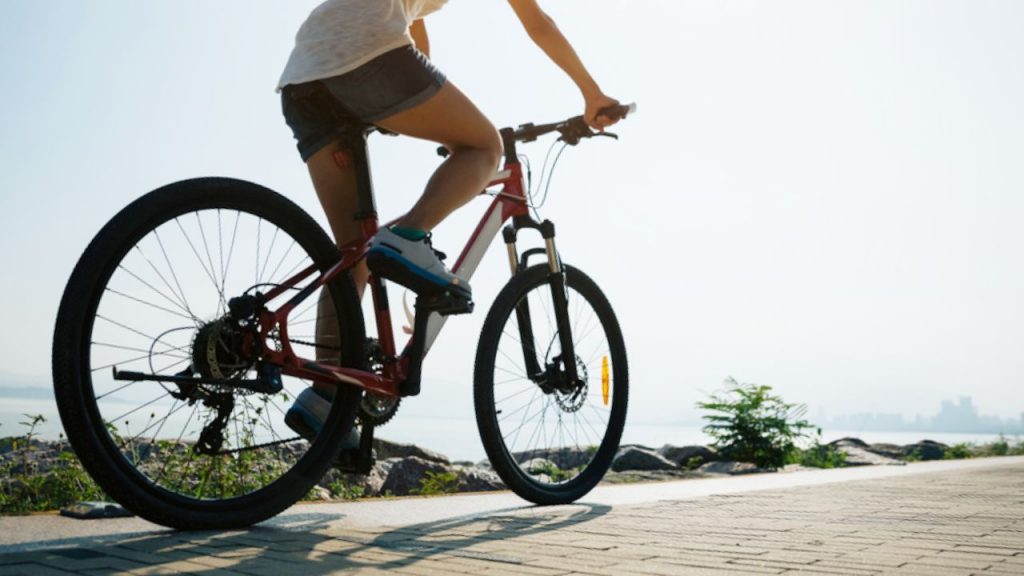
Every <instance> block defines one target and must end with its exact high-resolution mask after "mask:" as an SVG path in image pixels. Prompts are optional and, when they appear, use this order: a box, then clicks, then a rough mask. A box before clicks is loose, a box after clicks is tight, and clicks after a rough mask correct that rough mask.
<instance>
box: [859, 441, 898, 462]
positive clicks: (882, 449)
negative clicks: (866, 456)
mask: <svg viewBox="0 0 1024 576" xmlns="http://www.w3.org/2000/svg"><path fill="white" fill-rule="evenodd" d="M865 450H867V451H868V452H872V453H874V454H878V455H879V456H885V457H886V458H892V459H893V460H899V459H901V458H903V447H902V446H900V445H898V444H885V443H878V444H871V445H869V446H868V447H867V448H865Z"/></svg>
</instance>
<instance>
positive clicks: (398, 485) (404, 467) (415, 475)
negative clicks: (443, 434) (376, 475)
mask: <svg viewBox="0 0 1024 576" xmlns="http://www.w3.org/2000/svg"><path fill="white" fill-rule="evenodd" d="M428 471H429V472H434V473H444V472H450V471H451V469H450V467H449V466H447V465H445V464H441V463H439V462H433V461H430V460H424V459H423V458H420V457H418V456H410V457H408V458H402V459H401V460H398V461H397V462H394V463H393V464H391V466H390V467H389V468H388V476H387V479H386V480H384V484H383V485H382V486H381V488H380V493H381V494H386V493H388V492H390V493H391V494H393V495H395V496H405V495H407V494H409V493H410V491H412V490H416V489H418V488H419V487H420V481H421V480H422V479H423V478H425V477H426V473H427V472H428Z"/></svg>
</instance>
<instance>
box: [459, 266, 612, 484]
mask: <svg viewBox="0 0 1024 576" xmlns="http://www.w3.org/2000/svg"><path fill="white" fill-rule="evenodd" d="M565 279H566V286H567V287H566V295H565V296H564V297H565V298H566V301H567V306H568V312H569V324H570V331H571V333H572V340H573V347H574V349H575V350H574V351H575V354H574V355H575V358H573V359H571V360H570V359H566V358H564V357H563V354H562V350H561V345H560V337H559V327H558V323H557V321H556V319H555V312H554V307H553V305H552V304H553V295H552V289H551V284H550V283H549V280H550V271H549V269H548V266H547V265H546V264H545V265H539V266H534V267H531V268H529V269H527V270H525V271H523V272H522V273H520V274H517V275H516V276H515V277H514V278H513V279H512V280H511V281H510V282H509V283H508V284H507V285H506V286H505V288H504V289H502V291H501V293H500V294H499V295H498V297H497V299H496V300H495V302H494V306H492V307H491V310H490V312H488V314H487V319H486V320H485V321H484V326H483V329H482V331H481V334H480V344H479V347H478V348H477V357H476V368H475V373H474V384H473V386H474V388H473V390H474V401H475V405H476V419H477V426H478V428H479V430H480V437H481V439H482V440H483V444H484V449H485V450H486V451H487V456H488V458H490V461H491V465H492V466H493V467H494V470H495V471H496V472H497V473H498V475H499V476H501V479H502V480H504V482H505V484H506V485H507V486H508V487H509V488H510V489H511V490H512V491H513V492H515V493H516V494H518V495H519V496H521V497H523V498H525V499H527V500H529V501H531V502H534V503H537V504H565V503H568V502H573V501H575V500H577V499H578V498H580V497H582V496H583V495H584V494H586V493H587V492H589V491H590V490H591V489H592V488H593V487H594V486H595V485H596V484H597V483H598V482H600V480H601V478H603V477H604V474H605V472H607V470H608V467H609V466H610V465H611V461H612V458H613V457H614V456H615V452H616V450H617V449H618V445H619V439H620V438H621V436H622V429H623V426H624V425H625V421H626V404H627V401H628V395H629V374H628V367H627V364H626V349H625V344H624V342H623V339H622V332H621V330H620V329H619V324H618V321H617V320H616V318H615V313H614V312H613V311H612V308H611V305H610V304H609V303H608V300H607V299H606V298H605V296H604V294H602V293H601V290H600V289H599V288H598V287H597V285H596V284H595V283H594V282H593V280H591V279H590V278H588V277H587V276H586V275H585V274H584V273H583V272H580V271H579V270H577V269H575V268H572V267H569V266H567V267H566V271H565ZM567 361H572V362H575V364H576V370H577V374H578V380H577V381H576V382H569V381H568V379H567V378H566V377H565V374H566V372H565V362H567Z"/></svg>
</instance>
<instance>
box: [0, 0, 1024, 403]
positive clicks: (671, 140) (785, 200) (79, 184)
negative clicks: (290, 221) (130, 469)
mask: <svg viewBox="0 0 1024 576" xmlns="http://www.w3.org/2000/svg"><path fill="white" fill-rule="evenodd" d="M317 3H318V2H317V1H316V0H293V1H290V2H280V1H271V0H244V1H243V0H218V1H217V2H209V1H208V0H202V1H200V0H174V1H170V0H152V1H147V2H130V1H128V0H90V1H89V2H76V1H72V0H9V1H6V2H3V3H2V6H0V71H2V73H3V77H4V83H5V89H4V90H2V91H0V124H2V127H3V129H2V130H0V162H2V166H3V169H2V170H0V224H2V225H0V261H2V262H3V264H4V267H5V273H4V281H3V282H2V283H0V301H2V302H4V303H6V308H5V311H4V313H5V316H6V326H7V329H6V330H4V331H2V332H0V350H3V352H2V356H0V357H2V360H3V362H2V366H0V369H2V371H3V373H4V375H5V376H4V378H5V379H6V380H8V381H28V382H36V383H39V384H40V385H47V384H48V382H49V380H48V373H49V360H50V344H51V338H52V329H53V323H54V318H55V314H56V309H57V306H58V304H59V301H60V297H61V294H62V291H63V288H64V284H65V282H66V281H67V278H68V276H69V275H70V272H71V269H72V268H73V266H74V264H75V262H76V260H77V259H78V257H79V256H80V254H81V252H82V250H83V249H84V248H85V246H86V244H87V243H88V242H89V240H90V239H91V238H92V236H93V235H94V234H95V233H96V232H97V231H98V230H99V229H100V228H101V227H102V226H103V224H104V223H105V222H106V221H107V220H108V219H109V218H111V217H112V216H113V215H114V214H115V213H116V212H117V211H118V210H119V209H120V208H122V207H123V206H125V205H126V204H128V203H129V202H130V201H132V200H134V199H135V198H137V197H138V196H140V195H142V194H143V193H145V192H147V191H149V190H152V189H154V188H157V187H159V186H161V185H164V184H166V183H169V182H173V181H176V180H181V179H184V178H189V177H194V176H200V175H226V176H233V177H237V178H243V179H247V180H252V181H255V182H259V183H261V184H263V185H265V186H268V187H270V188H272V189H274V190H277V191H279V192H281V193H283V194H285V195H286V196H288V197H289V198H290V199H292V200H293V201H295V202H296V203H298V204H299V205H300V206H302V207H303V208H304V209H305V210H306V211H308V212H309V213H311V214H313V215H314V216H315V217H316V218H317V220H318V221H319V222H321V223H324V222H325V219H324V218H323V215H322V213H321V211H320V208H319V205H318V204H317V202H316V198H315V196H314V194H313V192H312V188H311V186H310V184H309V181H308V177H307V175H306V172H305V168H304V167H303V165H302V163H301V161H300V160H299V158H298V156H297V154H296V152H295V149H294V145H293V141H292V138H291V133H290V131H289V130H288V128H287V127H286V126H285V124H284V122H283V120H282V119H281V116H280V109H279V100H278V96H277V95H276V94H275V92H274V86H275V85H276V81H277V78H278V76H279V74H280V72H281V69H282V68H283V66H284V63H285V61H286V59H287V57H288V54H289V51H290V49H291V46H292V42H293V38H294V34H295V31H296V30H297V29H298V26H299V25H300V24H301V22H302V21H303V20H304V18H305V17H306V15H307V14H308V13H309V11H310V10H311V9H312V8H313V7H314V6H315V5H316V4H317ZM541 4H542V5H543V6H544V7H545V9H547V10H548V11H549V12H550V13H551V15H552V16H553V18H554V19H555V20H556V22H558V24H559V26H560V27H561V28H562V30H563V31H564V32H565V34H566V35H567V36H568V37H569V38H570V39H571V40H572V42H573V44H574V45H575V47H576V49H577V50H578V52H579V53H580V55H581V56H582V58H583V60H584V62H585V63H586V65H587V66H588V68H589V69H590V70H591V72H592V74H593V75H594V76H595V78H596V79H597V80H598V82H599V83H600V84H601V85H602V87H603V88H604V90H605V91H606V92H607V93H608V94H610V95H611V96H614V97H617V98H619V99H621V100H622V101H626V102H636V103H637V104H638V107H639V112H638V114H636V115H635V116H634V117H631V118H629V119H628V120H627V121H626V122H623V123H622V124H621V125H620V126H618V127H616V129H615V130H614V131H615V132H617V133H619V134H620V136H621V140H619V141H618V142H613V141H610V140H600V141H593V142H587V143H585V145H583V146H580V147H578V148H576V149H571V150H568V151H567V152H566V154H565V155H564V156H563V159H562V161H561V162H560V164H559V167H558V171H557V172H556V174H555V177H554V180H553V184H552V197H551V199H550V200H549V201H548V204H547V205H546V206H545V208H544V210H543V212H542V215H543V216H544V217H546V218H550V219H551V220H553V221H554V222H556V224H557V225H558V231H559V248H560V250H561V252H562V254H563V257H564V258H565V260H566V261H568V262H570V263H572V264H573V265H575V266H577V267H579V268H582V269H583V270H585V271H586V272H587V273H588V274H589V275H590V276H591V277H593V278H594V279H595V280H596V281H597V282H598V284H600V285H601V287H602V289H603V290H604V291H605V293H606V294H607V295H608V297H609V299H610V301H611V302H612V304H613V306H614V308H615V310H616V313H617V314H618V317H619V319H620V322H621V324H622V326H623V329H624V332H625V336H626V343H627V349H628V353H629V361H630V372H631V405H630V421H631V422H638V423H639V422H643V423H671V422H678V421H686V420H693V419H694V418H695V415H696V412H695V408H694V405H695V403H696V402H697V401H699V400H702V399H704V398H705V394H706V393H708V392H711V391H713V390H715V389H716V388H718V387H719V386H720V384H721V382H722V381H723V380H724V379H725V378H726V377H730V376H731V377H734V378H736V379H737V380H739V381H741V382H755V383H759V384H768V385H771V386H773V387H775V389H776V390H777V391H778V392H780V393H781V394H782V395H783V396H784V397H785V398H786V399H787V400H790V401H793V402H801V403H806V404H807V405H808V406H809V407H810V409H811V415H812V416H818V415H829V416H832V415H840V414H850V413H856V412H867V411H871V412H889V413H903V414H906V415H908V416H913V415H914V414H919V413H921V414H933V413H935V412H937V411H938V409H939V404H940V401H941V400H942V399H951V398H955V397H957V396H961V395H970V396H972V397H973V398H974V402H975V404H976V405H977V406H978V408H979V410H980V411H981V412H982V413H985V414H992V415H997V416H1000V417H1014V418H1019V417H1020V414H1021V413H1022V412H1024V385H1022V384H1024V382H1022V378H1024V376H1022V375H1024V354H1021V353H1020V351H1019V348H1020V344H1021V334H1020V326H1022V325H1024V299H1022V298H1021V297H1020V295H1021V294H1022V293H1024V264H1022V262H1024V261H1022V259H1021V256H1020V249H1021V247H1022V246H1024V226H1021V225H1020V224H1021V220H1022V216H1024V195H1022V194H1021V191H1022V190H1024V163H1022V162H1021V158H1022V157H1024V109H1022V107H1021V106H1020V103H1021V102H1024V62H1022V60H1024V36H1022V35H1021V34H1020V33H1019V32H1020V29H1019V23H1020V22H1021V21H1024V4H1021V3H1019V2H1014V1H1012V0H1008V1H989V0H986V1H979V0H955V1H954V0H921V1H917V0H899V1H892V0H865V1H861V2H849V1H846V2H841V1H834V0H805V1H794V0H775V1H770V2H769V1H753V0H748V1H717V0H716V1H711V0H642V1H636V0H633V1H626V0H587V1H586V2H583V1H580V0H577V1H560V2H559V1H555V0H548V1H546V2H541ZM427 27H428V31H429V33H430V36H431V45H432V57H433V59H434V61H435V62H436V63H437V65H438V66H439V67H440V68H441V69H442V70H444V71H445V73H446V74H447V75H448V77H449V78H450V79H451V80H452V81H453V82H455V83H456V84H457V85H458V86H459V87H460V88H461V89H462V90H463V91H465V92H466V93H467V94H468V95H469V96H470V97H471V98H472V99H473V100H474V101H475V102H476V103H477V104H478V106H479V107H480V108H481V109H482V110H483V111H484V112H485V113H486V114H488V116H489V117H490V118H491V119H492V120H493V121H494V123H495V124H496V125H497V126H508V125H515V124H518V123H522V122H527V121H534V122H543V121H554V120H559V119H563V118H566V117H568V116H570V115H575V114H579V113H580V112H581V111H582V101H581V98H580V96H579V93H578V91H577V90H576V89H575V87H574V86H573V85H572V84H571V83H570V81H569V80H568V79H567V78H566V77H565V76H564V75H563V74H562V73H561V72H560V71H559V70H557V69H556V68H555V67H554V66H553V65H552V64H551V63H550V62H549V61H547V60H546V58H545V57H544V56H543V54H542V53H541V52H540V51H539V50H538V49H537V48H535V47H534V46H533V45H532V44H531V42H530V41H529V39H528V38H527V36H526V35H525V34H524V33H523V31H522V30H521V28H520V27H519V25H518V23H517V22H516V20H515V18H514V16H513V14H512V12H511V10H510V9H509V7H508V6H507V4H506V3H505V2H502V1H500V0H487V1H484V0H451V2H450V3H449V5H448V7H447V8H446V9H445V10H443V11H441V12H439V13H438V14H436V15H433V16H431V17H430V18H429V19H428V21H427ZM433 149H434V146H433V145H431V144H428V143H424V142H417V141H413V140H406V139H394V138H389V139H382V138H379V137H377V138H375V139H374V140H373V141H372V143H371V155H372V158H373V170H374V179H375V184H376V186H377V199H378V205H379V208H380V211H381V213H382V214H383V215H386V216H387V215H397V214H400V213H401V212H402V211H404V210H406V209H408V207H409V206H411V204H412V203H413V201H414V200H415V199H416V198H417V197H418V194H419V193H420V191H421V190H422V187H423V184H424V182H425V181H426V179H427V178H428V177H429V175H430V173H431V171H432V170H433V168H434V167H435V166H436V165H437V162H438V158H437V157H436V156H435V155H434V154H433ZM546 149H547V147H546V146H545V145H543V144H541V145H536V146H534V148H533V149H532V150H529V152H530V153H531V154H532V156H533V158H534V163H535V164H539V163H540V162H541V160H542V159H543V154H544V152H545V151H546ZM485 206H486V203H485V202H484V201H483V200H477V201H475V203H473V204H471V205H470V206H468V207H466V208H464V209H462V210H461V211H460V212H459V213H457V214H455V215H453V216H452V217H451V218H450V219H449V220H448V221H446V222H445V223H444V224H442V226H441V227H440V228H439V229H438V230H437V231H436V232H435V245H437V246H438V247H440V248H441V249H444V250H447V251H448V252H449V253H457V251H458V250H457V249H456V248H457V247H459V246H461V245H462V244H463V243H464V242H465V238H466V237H467V236H468V234H469V232H470V231H471V229H472V227H473V225H474V224H475V222H476V221H477V220H478V219H479V217H480V215H481V213H482V211H483V209H484V207H485ZM505 266H506V263H505V258H504V250H503V248H502V247H501V246H500V245H498V246H493V247H492V249H491V251H490V252H489V253H488V256H487V257H486V258H485V259H484V262H483V264H482V265H481V268H480V270H479V271H478V273H477V276H476V277H475V278H474V282H473V287H474V293H475V296H476V300H477V306H478V308H477V310H478V312H477V313H476V314H474V315H472V316H470V317H457V318H454V319H452V321H450V322H449V323H448V325H447V326H446V328H445V332H443V333H442V335H441V337H440V338H439V340H438V341H437V343H436V344H435V347H434V349H433V350H432V352H431V355H430V357H428V359H427V361H426V364H425V374H426V376H425V382H424V392H423V394H422V395H421V396H420V397H418V398H416V399H415V400H413V401H409V402H407V403H406V405H405V406H404V407H403V413H407V414H411V415H414V416H441V417H449V416H451V417H455V416H460V417H463V418H468V417H470V416H471V414H472V387H471V383H472V363H473V358H474V353H475V342H476V340H477V337H478V334H479V330H480V326H481V324H482V322H483V319H484V316H485V311H486V308H487V306H488V304H489V302H490V301H491V300H492V299H493V297H494V295H495V294H496V293H497V291H498V290H499V289H500V288H501V286H502V285H503V283H504V282H505V281H506V280H507V275H508V272H507V269H506V267H505ZM395 296H397V295H395ZM395 296H393V297H395Z"/></svg>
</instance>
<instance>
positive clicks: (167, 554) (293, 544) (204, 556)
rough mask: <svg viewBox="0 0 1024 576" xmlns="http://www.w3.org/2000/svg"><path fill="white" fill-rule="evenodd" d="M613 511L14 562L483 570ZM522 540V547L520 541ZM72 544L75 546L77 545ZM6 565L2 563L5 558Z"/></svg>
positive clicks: (166, 539) (304, 528) (309, 520)
mask: <svg viewBox="0 0 1024 576" xmlns="http://www.w3.org/2000/svg"><path fill="white" fill-rule="evenodd" d="M610 510H611V507H610V506H605V505H598V504H586V503H576V504H570V505H564V506H550V507H538V506H522V507H512V508H505V509H501V510H492V511H488V512H486V513H481V514H471V515H466V516H460V517H456V518H448V519H443V520H436V521H431V522H423V523H420V524H414V525H410V526H403V527H398V528H381V529H377V528H365V527H353V528H346V527H345V526H344V524H339V520H342V519H344V515H343V514H329V513H319V512H309V513H304V514H293V515H289V516H286V517H279V518H277V519H275V520H274V521H272V523H270V524H264V525H259V526H255V527H253V528H250V529H249V530H244V531H230V532H178V531H166V532H159V533H150V534H144V535H143V534H138V535H135V536H128V537H127V538H125V537H123V536H122V537H120V538H119V539H117V540H116V541H115V540H114V539H113V538H110V537H107V538H95V539H90V538H80V539H74V540H73V541H52V542H41V543H38V545H39V546H38V547H39V548H45V547H51V548H52V547H57V546H65V548H57V549H49V550H40V551H38V552H24V553H18V554H15V555H14V556H19V557H21V558H11V557H8V558H7V559H6V560H7V561H9V562H27V563H35V562H39V563H43V564H44V565H49V566H63V567H64V569H69V568H70V569H72V570H75V571H81V570H89V571H90V574H115V573H123V572H125V571H127V570H132V571H133V573H134V571H136V570H138V571H139V573H141V574H149V573H167V572H188V573H192V574H204V573H207V572H210V573H213V572H217V571H221V570H230V571H233V572H235V571H237V572H243V573H269V572H272V571H275V570H276V569H278V568H279V569H280V570H278V572H283V573H295V572H296V571H297V570H299V571H301V572H302V573H303V574H304V575H305V576H319V575H322V574H332V573H335V572H338V571H342V570H367V571H388V570H393V569H397V568H400V567H404V566H411V565H416V564H419V563H427V564H429V565H431V567H432V568H436V567H437V566H439V565H438V564H436V563H435V561H437V560H445V559H451V558H458V559H462V561H463V562H464V561H467V560H468V561H474V562H477V563H481V564H480V566H481V567H482V568H484V567H486V566H487V565H490V564H493V568H491V569H492V570H498V571H499V572H500V571H501V570H502V566H506V567H509V568H511V566H513V565H517V564H525V563H526V562H528V561H529V560H530V558H528V557H525V555H524V554H526V553H528V551H529V549H530V541H531V539H532V538H533V537H535V536H538V535H541V534H545V533H550V532H552V531H556V530H560V529H564V528H568V527H571V526H574V525H578V524H581V523H585V522H589V521H591V520H594V519H596V518H599V517H601V516H604V515H605V514H607V513H608V512H609V511H610ZM517 541H518V542H517ZM69 545H70V547H67V546H69ZM0 564H2V562H0Z"/></svg>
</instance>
